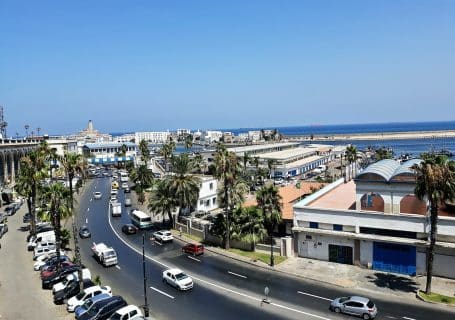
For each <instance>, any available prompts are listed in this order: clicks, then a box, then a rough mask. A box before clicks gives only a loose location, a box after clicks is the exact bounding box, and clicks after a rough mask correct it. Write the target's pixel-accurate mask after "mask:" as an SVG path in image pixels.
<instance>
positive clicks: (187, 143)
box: [185, 134, 193, 151]
mask: <svg viewBox="0 0 455 320" xmlns="http://www.w3.org/2000/svg"><path fill="white" fill-rule="evenodd" d="M192 146H193V135H191V134H188V135H186V136H185V149H186V150H187V151H188V150H190V149H191V147H192Z"/></svg>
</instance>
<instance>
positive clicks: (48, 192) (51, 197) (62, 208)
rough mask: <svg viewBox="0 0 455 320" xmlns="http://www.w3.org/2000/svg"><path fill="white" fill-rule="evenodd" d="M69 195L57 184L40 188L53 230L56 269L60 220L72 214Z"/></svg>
mask: <svg viewBox="0 0 455 320" xmlns="http://www.w3.org/2000/svg"><path fill="white" fill-rule="evenodd" d="M69 193H70V190H69V189H68V188H67V187H65V186H64V185H63V184H61V183H58V182H54V183H51V184H50V185H48V186H45V187H43V188H42V200H44V201H45V202H46V203H47V204H48V207H49V214H50V218H51V222H52V225H53V226H54V230H55V240H56V241H55V242H56V247H57V261H58V262H57V263H58V265H57V268H58V269H59V268H60V249H61V231H62V230H61V219H62V218H65V217H68V216H70V215H71V213H72V211H71V204H70V201H71V200H70V199H71V197H70V195H69ZM80 276H81V275H80ZM80 279H81V278H80Z"/></svg>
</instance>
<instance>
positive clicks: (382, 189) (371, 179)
mask: <svg viewBox="0 0 455 320" xmlns="http://www.w3.org/2000/svg"><path fill="white" fill-rule="evenodd" d="M419 161H420V160H411V161H407V162H405V163H403V164H402V165H400V164H399V163H398V162H396V161H394V160H382V161H379V162H377V163H375V164H373V165H371V166H369V167H368V168H366V169H365V170H364V171H362V172H361V173H360V174H358V175H357V177H356V179H355V182H354V181H349V182H348V183H344V180H343V179H340V180H338V181H336V182H334V183H332V184H330V185H328V186H326V187H325V188H323V189H321V190H319V191H318V192H316V193H314V194H312V195H311V196H309V197H307V198H306V199H304V200H302V201H300V202H299V203H297V204H296V205H294V227H293V232H294V235H295V236H294V240H295V241H296V246H295V248H296V250H297V254H298V256H301V257H306V258H313V259H319V260H326V261H332V262H339V263H345V264H355V265H359V266H364V267H368V268H372V269H375V270H380V271H385V272H395V273H402V274H408V275H415V274H424V273H425V271H426V268H425V261H426V248H427V246H428V242H427V239H428V233H429V218H428V214H427V204H426V203H425V202H423V201H420V200H418V199H417V198H416V197H415V195H414V194H413V193H414V188H415V176H414V173H413V171H412V169H411V167H412V165H413V164H415V163H418V162H419ZM454 264H455V211H453V209H451V208H450V207H447V206H446V207H445V206H442V207H441V210H440V212H439V222H438V236H437V242H436V251H435V258H434V275H436V276H442V277H448V278H455V269H454V268H453V267H452V266H453V265H454Z"/></svg>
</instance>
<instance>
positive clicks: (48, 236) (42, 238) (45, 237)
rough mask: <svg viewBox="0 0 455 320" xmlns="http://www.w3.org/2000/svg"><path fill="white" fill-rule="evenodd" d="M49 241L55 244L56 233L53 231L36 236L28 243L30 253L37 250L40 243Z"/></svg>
mask: <svg viewBox="0 0 455 320" xmlns="http://www.w3.org/2000/svg"><path fill="white" fill-rule="evenodd" d="M49 241H53V242H55V232H54V231H53V230H51V231H45V232H41V233H38V234H37V235H36V236H34V237H32V238H31V239H30V241H29V242H28V243H27V249H28V251H32V250H33V249H35V247H36V246H37V245H38V243H40V242H49Z"/></svg>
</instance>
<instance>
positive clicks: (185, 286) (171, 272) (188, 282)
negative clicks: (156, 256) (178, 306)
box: [163, 268, 193, 290]
mask: <svg viewBox="0 0 455 320" xmlns="http://www.w3.org/2000/svg"><path fill="white" fill-rule="evenodd" d="M163 282H165V283H167V284H170V285H171V286H173V287H175V288H177V289H179V290H190V289H192V288H193V279H191V277H190V276H189V275H187V274H185V273H184V272H183V271H182V270H180V269H177V268H175V269H168V270H165V271H163Z"/></svg>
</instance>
